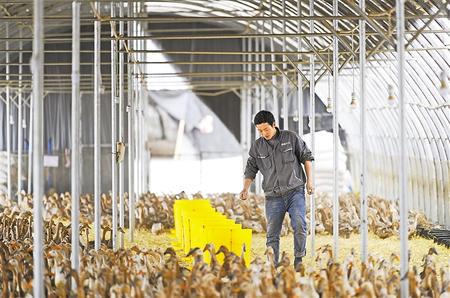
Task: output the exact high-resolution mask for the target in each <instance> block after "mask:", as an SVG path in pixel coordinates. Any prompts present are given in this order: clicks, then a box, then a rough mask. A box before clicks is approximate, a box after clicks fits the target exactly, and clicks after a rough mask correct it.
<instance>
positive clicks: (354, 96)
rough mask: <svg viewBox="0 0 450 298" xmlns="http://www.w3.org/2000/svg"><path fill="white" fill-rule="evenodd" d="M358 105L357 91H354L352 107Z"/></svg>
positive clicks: (354, 107)
mask: <svg viewBox="0 0 450 298" xmlns="http://www.w3.org/2000/svg"><path fill="white" fill-rule="evenodd" d="M357 106H358V100H357V99H356V92H355V91H353V92H352V100H351V102H350V108H352V109H356V107H357Z"/></svg>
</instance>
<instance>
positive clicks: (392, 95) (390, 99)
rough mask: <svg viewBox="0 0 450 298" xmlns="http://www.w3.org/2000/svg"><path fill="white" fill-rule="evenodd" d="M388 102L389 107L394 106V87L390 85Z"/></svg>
mask: <svg viewBox="0 0 450 298" xmlns="http://www.w3.org/2000/svg"><path fill="white" fill-rule="evenodd" d="M388 102H389V105H391V106H393V105H394V104H395V94H394V86H393V85H391V84H389V85H388Z"/></svg>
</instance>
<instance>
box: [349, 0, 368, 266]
mask: <svg viewBox="0 0 450 298" xmlns="http://www.w3.org/2000/svg"><path fill="white" fill-rule="evenodd" d="M359 8H360V9H361V11H363V12H364V13H365V11H366V0H359ZM359 28H360V29H359V84H360V99H361V100H360V115H361V181H360V183H361V198H360V200H361V211H360V212H361V215H360V217H361V262H363V263H365V262H367V247H368V231H369V230H368V223H367V194H366V181H365V178H366V175H367V166H366V137H367V136H366V21H365V20H364V19H361V20H360V21H359ZM352 38H353V37H352Z"/></svg>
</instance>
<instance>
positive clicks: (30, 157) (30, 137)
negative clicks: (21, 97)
mask: <svg viewBox="0 0 450 298" xmlns="http://www.w3.org/2000/svg"><path fill="white" fill-rule="evenodd" d="M33 102H34V101H33V96H31V98H30V110H29V111H30V120H29V125H30V127H29V128H28V179H27V183H28V186H27V193H29V194H31V180H32V179H31V178H32V174H33V166H32V165H33V155H32V152H33V138H34V137H33V127H34V126H33Z"/></svg>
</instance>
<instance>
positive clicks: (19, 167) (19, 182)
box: [17, 27, 23, 200]
mask: <svg viewBox="0 0 450 298" xmlns="http://www.w3.org/2000/svg"><path fill="white" fill-rule="evenodd" d="M19 36H20V37H22V27H20V28H19ZM19 49H22V42H21V41H20V42H19ZM22 58H23V57H22V53H19V63H20V65H19V77H18V79H19V90H18V94H17V101H18V115H17V139H18V140H17V198H18V200H19V199H21V194H20V192H21V191H22V150H23V124H22V122H23V121H22Z"/></svg>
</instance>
